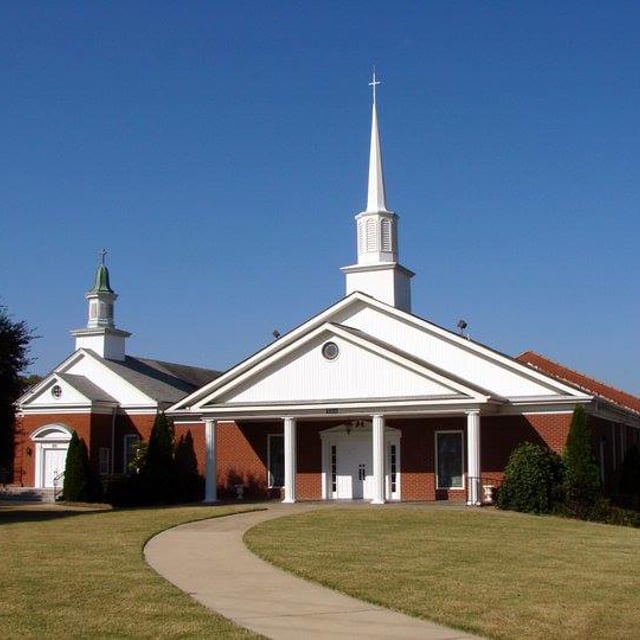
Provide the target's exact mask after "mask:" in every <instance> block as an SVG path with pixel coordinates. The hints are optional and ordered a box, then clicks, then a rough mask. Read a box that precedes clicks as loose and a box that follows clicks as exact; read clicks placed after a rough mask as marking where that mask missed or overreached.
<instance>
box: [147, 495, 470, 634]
mask: <svg viewBox="0 0 640 640" xmlns="http://www.w3.org/2000/svg"><path fill="white" fill-rule="evenodd" d="M318 508H321V507H319V506H318V505H317V504H316V505H306V504H297V505H280V504H278V505H269V506H268V508H267V510H266V511H256V512H251V513H245V514H238V515H231V516H226V517H222V518H215V519H213V520H202V521H200V522H194V523H191V524H185V525H181V526H179V527H175V528H174V529H169V530H168V531H164V532H163V533H161V534H159V535H157V536H155V537H154V538H152V539H151V540H150V541H149V542H148V543H147V545H146V546H145V549H144V554H145V558H146V560H147V562H148V563H149V564H150V565H151V566H152V567H153V568H154V569H155V570H156V571H157V572H158V573H159V574H160V575H162V576H163V577H165V578H166V579H167V580H169V582H172V583H173V584H175V585H176V586H177V587H179V588H180V589H182V591H185V592H187V593H188V594H189V595H190V596H192V597H193V598H195V599H196V600H197V601H198V602H201V603H202V604H203V605H205V606H206V607H208V608H209V609H213V610H214V611H217V612H218V613H220V614H222V615H223V616H224V617H225V618H229V619H230V620H233V621H234V622H236V623H237V624H239V625H241V626H243V627H246V628H248V629H251V630H253V631H255V632H257V633H260V634H262V635H264V636H267V637H268V638H273V639H274V640H302V639H304V640H307V639H310V640H313V639H320V638H338V639H340V638H367V639H369V640H382V639H383V638H384V639H388V638H393V639H394V640H395V639H397V640H405V639H406V640H409V639H412V640H462V639H465V640H469V639H471V638H475V637H476V636H471V635H469V634H465V633H463V632H462V631H454V630H452V629H448V628H446V627H441V626H439V625H436V624H433V623H430V622H425V621H423V620H418V619H416V618H411V617H409V616H405V615H403V614H400V613H396V612H393V611H390V610H388V609H384V608H382V607H378V606H375V605H372V604H369V603H366V602H362V601H360V600H356V599H354V598H350V597H348V596H344V595H341V594H339V593H337V592H335V591H332V590H331V589H326V588H324V587H320V586H318V585H315V584H312V583H310V582H307V581H306V580H302V579H301V578H296V577H295V576H292V575H291V574H289V573H286V572H284V571H282V570H280V569H277V568H275V567H273V566H272V565H270V564H268V563H267V562H264V561H263V560H261V559H260V558H258V557H256V556H255V555H253V554H252V553H251V552H250V551H249V550H248V549H247V548H246V547H245V546H244V544H243V542H242V536H243V534H244V532H245V531H246V530H247V529H249V528H250V527H252V526H254V525H256V524H258V523H260V522H264V521H265V520H270V519H272V518H279V517H281V516H285V515H291V514H294V513H302V512H303V511H310V510H314V509H318Z"/></svg>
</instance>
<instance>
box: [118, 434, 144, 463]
mask: <svg viewBox="0 0 640 640" xmlns="http://www.w3.org/2000/svg"><path fill="white" fill-rule="evenodd" d="M139 441H140V438H139V437H138V434H137V433H128V434H127V435H126V436H125V437H124V460H123V465H122V471H123V473H130V472H131V469H130V468H129V465H130V464H131V463H132V462H133V460H134V458H135V450H134V445H135V444H136V443H137V442H139Z"/></svg>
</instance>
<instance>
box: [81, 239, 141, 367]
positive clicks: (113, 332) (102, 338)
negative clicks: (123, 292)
mask: <svg viewBox="0 0 640 640" xmlns="http://www.w3.org/2000/svg"><path fill="white" fill-rule="evenodd" d="M106 255H107V252H106V251H105V250H104V249H103V250H102V251H101V252H100V264H99V265H98V269H97V270H96V275H95V279H94V284H93V287H92V288H91V289H90V290H89V291H87V293H86V295H85V298H86V299H87V302H88V320H87V327H86V329H76V330H75V331H72V332H71V335H72V336H74V337H75V339H76V350H78V349H91V350H93V351H95V352H96V353H97V354H98V355H99V356H101V357H103V358H107V359H109V360H124V359H125V340H126V339H127V338H128V337H129V336H130V335H131V334H130V333H129V332H128V331H122V330H120V329H116V326H115V320H114V303H115V301H116V299H117V297H118V294H117V293H116V292H115V291H114V290H113V289H112V288H111V284H110V282H109V270H108V269H107V266H106V265H105V256H106Z"/></svg>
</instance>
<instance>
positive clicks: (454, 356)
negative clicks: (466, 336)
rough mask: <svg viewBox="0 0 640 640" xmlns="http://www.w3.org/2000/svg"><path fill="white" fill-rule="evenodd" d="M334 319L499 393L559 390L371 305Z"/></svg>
mask: <svg viewBox="0 0 640 640" xmlns="http://www.w3.org/2000/svg"><path fill="white" fill-rule="evenodd" d="M332 320H333V321H335V322H338V323H340V324H344V325H346V326H349V327H353V328H356V329H361V330H362V331H365V332H366V333H368V334H370V335H372V336H375V337H376V338H379V339H380V340H384V341H386V342H389V343H392V344H393V345H394V346H395V347H396V348H398V349H401V350H403V351H406V352H408V353H411V354H414V355H415V356H417V357H418V358H420V359H422V360H425V361H426V362H428V363H429V364H431V365H433V366H435V367H438V368H441V369H443V370H444V371H446V372H448V373H450V374H452V375H453V376H456V377H459V378H461V379H462V380H467V381H469V383H470V384H471V385H476V386H478V387H480V388H482V389H487V390H489V391H491V392H492V393H494V394H497V395H501V396H505V397H521V396H541V395H551V394H554V393H557V391H556V390H554V388H553V387H551V386H545V385H543V384H542V383H540V382H538V381H536V380H532V379H530V378H528V377H527V376H526V375H524V374H522V373H519V372H516V371H513V370H510V369H508V368H506V367H505V366H504V365H502V364H499V363H497V362H496V361H495V360H494V359H492V358H491V356H488V357H484V356H482V355H479V354H477V353H474V352H473V351H471V350H469V349H466V348H465V347H464V344H463V345H460V344H459V343H456V342H454V341H449V340H447V339H446V338H444V337H442V336H439V335H437V334H435V333H432V332H430V331H428V330H426V329H422V328H420V327H417V326H415V325H412V324H410V323H408V322H404V321H402V320H399V319H398V318H396V317H394V316H391V315H389V314H386V313H384V312H382V311H380V310H378V309H375V308H372V307H367V306H365V305H359V306H358V307H349V308H348V309H346V310H344V311H343V312H342V313H341V314H338V315H337V316H336V317H335V318H332Z"/></svg>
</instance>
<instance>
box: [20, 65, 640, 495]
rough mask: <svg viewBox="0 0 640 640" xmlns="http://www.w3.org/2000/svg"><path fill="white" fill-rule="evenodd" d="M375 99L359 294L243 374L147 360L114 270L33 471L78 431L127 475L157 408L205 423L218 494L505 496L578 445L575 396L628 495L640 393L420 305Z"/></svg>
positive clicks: (26, 469) (31, 441) (30, 418)
mask: <svg viewBox="0 0 640 640" xmlns="http://www.w3.org/2000/svg"><path fill="white" fill-rule="evenodd" d="M377 84H378V83H377V82H376V79H375V75H374V78H373V82H372V86H373V104H372V116H371V141H370V153H369V177H368V193H367V203H366V208H365V209H364V211H362V212H360V213H358V214H357V215H356V216H355V236H356V246H357V259H356V262H355V264H352V265H349V266H345V267H343V268H342V271H343V273H344V275H345V297H344V298H342V299H341V300H340V301H339V302H337V303H336V304H334V305H332V306H331V307H329V308H327V309H325V310H323V311H321V312H320V313H318V314H317V315H315V316H313V317H312V318H309V319H308V320H307V321H306V322H304V323H303V324H301V325H300V326H298V327H297V328H295V329H293V330H292V331H290V332H289V333H287V334H285V335H283V336H281V337H279V338H278V339H277V340H275V341H274V342H272V343H271V344H269V345H268V346H267V347H265V348H263V349H262V350H260V351H259V352H257V353H256V354H254V355H253V356H251V357H249V358H248V359H246V360H244V361H242V362H240V363H239V364H237V365H236V366H234V367H232V368H231V369H229V370H228V371H226V372H225V373H222V374H219V373H218V372H216V371H213V370H205V369H198V368H194V367H188V366H184V365H175V364H170V363H165V362H160V361H157V360H150V359H143V358H134V357H131V356H129V355H127V353H126V348H125V342H126V338H127V337H128V336H129V334H128V333H127V332H125V331H122V330H120V329H117V328H116V327H115V323H114V317H113V305H114V303H115V299H116V294H115V293H114V292H113V290H112V289H111V286H110V283H109V273H108V271H107V268H106V266H105V265H104V264H101V265H100V266H99V267H98V271H97V274H96V281H95V285H94V287H93V288H92V289H91V290H90V291H89V293H87V299H88V305H89V319H88V324H87V327H86V328H85V329H80V330H77V331H75V332H74V335H75V338H76V350H75V352H74V353H73V354H71V356H69V358H67V359H66V360H65V361H64V362H63V363H61V364H60V365H59V366H58V367H57V368H56V369H55V370H54V371H53V372H52V373H51V374H50V375H49V376H47V377H46V378H45V379H44V380H43V381H42V382H41V383H40V384H39V385H37V386H36V387H35V388H34V389H32V390H30V391H29V392H28V393H27V394H25V395H24V396H23V397H22V398H21V399H20V400H19V403H18V409H19V433H18V443H17V447H16V462H15V482H16V483H18V484H22V485H24V486H27V487H50V486H52V485H53V484H54V483H55V481H56V480H55V478H56V476H58V475H59V473H60V471H61V469H63V462H64V457H65V451H66V443H67V442H68V440H69V438H70V436H71V431H72V430H76V431H78V433H79V435H81V436H82V437H83V438H84V439H85V441H86V442H87V445H88V446H89V449H90V452H91V459H92V461H93V463H94V464H95V465H96V469H98V470H99V471H100V472H103V473H114V472H125V471H126V469H127V462H128V456H129V453H128V452H129V451H130V448H131V444H132V443H133V442H135V440H137V439H138V438H142V439H148V434H149V429H150V425H151V424H152V422H153V418H154V416H155V414H156V412H157V411H159V410H166V412H167V414H168V415H170V416H171V417H172V418H173V420H174V422H175V424H176V431H177V432H178V433H185V432H186V431H187V430H188V431H191V433H192V435H193V438H194V442H195V448H196V454H197V456H198V459H199V464H200V468H201V471H202V473H203V474H204V475H205V480H206V496H205V500H206V501H208V502H215V501H216V500H218V499H220V498H222V497H230V496H233V495H236V491H239V490H240V491H242V492H244V493H245V494H246V495H247V496H249V495H251V496H256V497H259V496H261V497H275V498H280V499H282V500H283V502H285V503H293V502H296V501H297V500H366V501H370V502H371V503H373V504H383V503H385V502H390V501H401V500H404V501H407V500H441V499H448V500H457V501H461V502H466V503H467V504H469V505H479V504H481V503H483V502H486V501H490V499H491V492H492V487H495V486H498V485H499V484H500V482H501V480H502V477H503V473H504V468H505V465H506V463H507V460H508V458H509V455H510V453H511V452H512V451H513V449H514V447H515V446H517V445H518V444H519V443H521V442H523V441H530V442H534V443H539V444H545V445H547V446H549V447H550V448H552V449H553V450H555V451H557V452H561V451H562V449H563V447H564V445H565V442H566V438H567V434H568V430H569V424H570V422H571V416H572V413H573V410H574V408H575V407H576V406H577V405H582V406H583V407H584V408H585V410H586V412H587V414H588V416H589V420H590V421H591V425H592V427H593V444H594V453H595V454H596V457H597V458H598V461H599V463H600V467H601V474H602V482H603V486H604V487H605V489H606V490H608V491H609V492H610V493H611V492H613V491H615V486H616V485H615V483H616V474H617V472H618V470H619V467H620V465H621V462H622V460H623V459H624V455H625V453H626V451H627V450H628V448H629V447H630V446H631V445H632V444H637V443H638V440H639V434H640V399H638V398H636V397H634V396H631V395H629V394H625V393H623V392H621V391H619V390H617V389H614V388H612V387H610V386H607V385H605V384H603V383H600V382H598V381H596V380H594V379H592V378H589V377H587V376H584V375H582V374H579V373H577V372H575V371H572V370H571V369H568V368H566V367H564V366H562V365H559V364H557V363H554V362H552V361H551V360H548V359H547V358H544V357H543V356H540V355H538V354H536V353H534V352H531V351H528V352H525V353H523V354H521V355H520V356H518V357H516V358H513V357H510V356H507V355H505V354H502V353H500V352H499V351H496V350H495V349H492V348H490V347H488V346H485V345H482V344H480V343H478V342H475V341H473V340H471V339H468V338H467V337H465V336H464V335H461V334H459V333H455V332H452V331H449V330H447V329H444V328H442V327H439V326H437V325H435V324H433V323H432V322H430V321H428V320H427V319H424V318H421V317H418V316H416V315H414V314H413V313H412V310H411V279H412V277H413V275H414V274H413V272H412V271H411V270H409V269H408V268H406V267H405V266H403V265H402V264H401V263H400V251H399V238H398V215H397V214H396V213H394V212H393V211H391V210H390V209H389V208H388V206H387V199H386V192H385V183H384V173H383V163H382V151H381V145H380V135H379V130H378V116H377V111H376V93H375V89H376V85H377Z"/></svg>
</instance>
